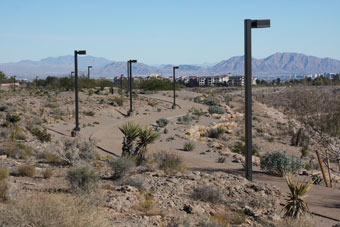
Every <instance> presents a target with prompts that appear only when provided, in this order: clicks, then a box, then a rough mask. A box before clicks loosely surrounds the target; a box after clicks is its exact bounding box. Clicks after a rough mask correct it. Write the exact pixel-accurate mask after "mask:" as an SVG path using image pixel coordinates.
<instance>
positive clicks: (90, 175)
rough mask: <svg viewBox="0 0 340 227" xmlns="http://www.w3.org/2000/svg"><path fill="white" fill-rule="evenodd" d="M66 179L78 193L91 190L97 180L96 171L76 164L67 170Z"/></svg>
mask: <svg viewBox="0 0 340 227" xmlns="http://www.w3.org/2000/svg"><path fill="white" fill-rule="evenodd" d="M66 180H67V181H68V183H69V184H70V186H71V187H72V189H73V190H75V191H76V192H78V193H83V192H89V191H91V190H92V189H93V188H94V187H95V186H96V185H97V182H98V181H99V176H98V175H97V173H96V172H95V171H94V170H93V169H91V168H90V167H88V166H78V167H76V168H73V169H70V170H68V171H67V174H66Z"/></svg>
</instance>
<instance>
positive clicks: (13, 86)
mask: <svg viewBox="0 0 340 227" xmlns="http://www.w3.org/2000/svg"><path fill="white" fill-rule="evenodd" d="M16 77H17V76H13V80H14V83H13V89H14V91H15V78H16Z"/></svg>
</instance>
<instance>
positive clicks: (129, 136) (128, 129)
mask: <svg viewBox="0 0 340 227" xmlns="http://www.w3.org/2000/svg"><path fill="white" fill-rule="evenodd" d="M139 129H140V127H139V125H138V124H136V123H134V122H127V123H126V124H124V125H123V126H122V127H119V130H120V131H121V132H122V133H123V134H124V141H123V147H122V156H132V155H133V141H135V140H136V139H137V137H138V135H139Z"/></svg>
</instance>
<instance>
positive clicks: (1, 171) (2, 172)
mask: <svg viewBox="0 0 340 227" xmlns="http://www.w3.org/2000/svg"><path fill="white" fill-rule="evenodd" d="M8 176H9V173H8V170H7V169H5V168H3V167H0V181H1V180H3V179H5V178H6V177H8Z"/></svg>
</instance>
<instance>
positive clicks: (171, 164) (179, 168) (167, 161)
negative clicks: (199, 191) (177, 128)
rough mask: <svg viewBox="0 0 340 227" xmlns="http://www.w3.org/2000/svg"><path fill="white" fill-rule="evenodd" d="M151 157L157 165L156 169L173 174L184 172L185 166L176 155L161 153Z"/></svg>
mask: <svg viewBox="0 0 340 227" xmlns="http://www.w3.org/2000/svg"><path fill="white" fill-rule="evenodd" d="M153 157H154V160H155V162H156V163H157V164H158V167H159V168H160V169H161V170H164V171H165V172H167V173H170V174H175V173H177V172H184V171H185V170H186V165H185V164H184V163H183V161H182V159H181V158H180V157H179V156H178V155H176V154H173V153H170V152H166V151H161V152H159V153H155V154H154V156H153Z"/></svg>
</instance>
